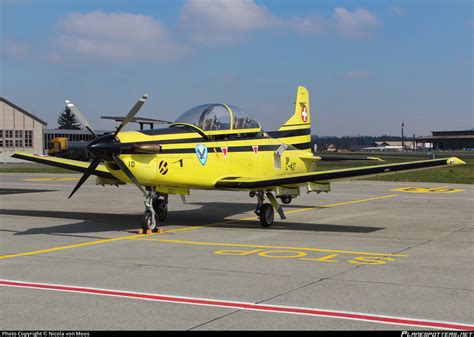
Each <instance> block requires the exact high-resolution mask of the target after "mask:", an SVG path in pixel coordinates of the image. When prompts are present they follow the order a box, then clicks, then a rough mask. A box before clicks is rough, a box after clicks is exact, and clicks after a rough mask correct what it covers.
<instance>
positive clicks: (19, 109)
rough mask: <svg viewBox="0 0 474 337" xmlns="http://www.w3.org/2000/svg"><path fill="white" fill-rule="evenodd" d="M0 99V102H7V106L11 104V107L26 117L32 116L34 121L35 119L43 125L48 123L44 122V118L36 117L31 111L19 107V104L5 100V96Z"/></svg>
mask: <svg viewBox="0 0 474 337" xmlns="http://www.w3.org/2000/svg"><path fill="white" fill-rule="evenodd" d="M0 101H1V102H4V103H5V104H8V105H9V106H11V107H12V108H13V109H15V110H18V111H20V112H22V113H24V114H25V115H27V116H28V117H31V118H33V119H34V120H35V121H37V122H39V123H41V124H43V125H48V123H46V122H45V121H44V120H42V119H40V118H38V117H37V116H35V115H34V114H32V113H31V112H28V111H26V110H25V109H23V108H21V107H19V106H18V105H16V104H15V103H12V102H10V101H9V100H7V99H6V98H4V97H0Z"/></svg>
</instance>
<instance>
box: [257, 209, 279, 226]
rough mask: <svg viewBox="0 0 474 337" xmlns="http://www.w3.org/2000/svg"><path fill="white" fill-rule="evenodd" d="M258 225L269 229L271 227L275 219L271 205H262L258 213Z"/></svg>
mask: <svg viewBox="0 0 474 337" xmlns="http://www.w3.org/2000/svg"><path fill="white" fill-rule="evenodd" d="M259 217H260V224H261V225H262V227H270V226H271V225H273V219H274V218H275V212H274V210H273V206H272V205H271V204H263V205H262V207H261V208H260V212H259Z"/></svg>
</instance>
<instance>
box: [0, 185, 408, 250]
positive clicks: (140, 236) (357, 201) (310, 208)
mask: <svg viewBox="0 0 474 337" xmlns="http://www.w3.org/2000/svg"><path fill="white" fill-rule="evenodd" d="M395 196H397V194H392V195H385V196H380V197H374V198H367V199H361V200H353V201H345V202H338V203H334V204H328V205H322V206H314V207H308V208H301V209H297V210H292V211H289V212H286V213H287V214H288V213H296V212H306V211H311V210H314V209H319V208H329V207H335V206H340V205H349V204H355V203H360V202H367V201H371V200H378V199H384V198H392V197H395ZM254 219H258V217H256V216H254V217H249V218H241V219H235V220H233V219H231V220H225V221H220V222H216V223H212V224H208V225H202V226H190V227H185V228H177V229H170V230H164V231H161V232H160V233H157V234H160V235H161V234H163V233H175V232H181V231H189V230H195V229H200V228H203V227H213V226H217V225H221V224H225V223H231V222H236V221H242V220H254ZM143 235H144V234H135V235H130V236H123V237H118V238H112V239H104V240H98V241H91V242H83V243H79V244H74V245H68V246H60V247H54V248H48V249H42V250H34V251H30V252H25V253H18V254H10V255H3V256H0V259H10V258H15V257H21V256H31V255H37V254H44V253H50V252H55V251H61V250H66V249H73V248H80V247H86V246H92V245H98V244H102V243H108V242H112V241H119V240H127V239H135V238H141V239H145V238H143ZM283 249H285V248H283ZM320 251H329V252H340V251H331V250H320ZM372 255H373V254H372ZM380 255H382V256H388V255H387V254H378V256H380ZM402 256H403V255H402Z"/></svg>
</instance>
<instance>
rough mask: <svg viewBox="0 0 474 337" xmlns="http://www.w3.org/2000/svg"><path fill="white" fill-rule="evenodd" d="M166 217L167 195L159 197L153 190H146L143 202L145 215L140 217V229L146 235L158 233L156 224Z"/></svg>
mask: <svg viewBox="0 0 474 337" xmlns="http://www.w3.org/2000/svg"><path fill="white" fill-rule="evenodd" d="M161 196H162V197H163V199H160V197H161ZM167 215H168V195H167V194H164V195H160V194H158V193H156V192H155V191H154V190H151V189H150V190H148V196H147V198H146V200H145V213H144V214H143V216H142V229H143V232H144V233H146V232H147V231H148V230H150V231H152V232H156V231H158V222H162V221H164V220H165V219H166V217H167Z"/></svg>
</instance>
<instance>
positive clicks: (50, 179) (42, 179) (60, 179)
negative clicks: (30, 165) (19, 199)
mask: <svg viewBox="0 0 474 337" xmlns="http://www.w3.org/2000/svg"><path fill="white" fill-rule="evenodd" d="M70 180H79V178H72V177H59V178H26V179H23V181H70Z"/></svg>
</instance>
